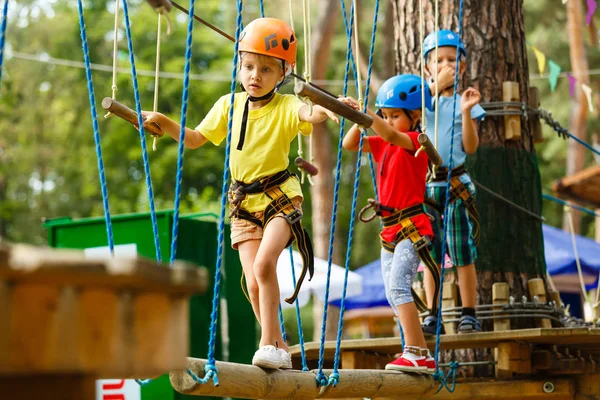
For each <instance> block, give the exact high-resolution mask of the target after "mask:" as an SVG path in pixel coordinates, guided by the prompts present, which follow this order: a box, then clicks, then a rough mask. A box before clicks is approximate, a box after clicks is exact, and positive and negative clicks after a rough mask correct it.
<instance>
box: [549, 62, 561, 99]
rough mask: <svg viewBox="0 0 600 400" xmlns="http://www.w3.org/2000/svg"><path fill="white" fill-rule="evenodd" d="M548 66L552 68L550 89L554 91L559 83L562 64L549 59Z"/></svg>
mask: <svg viewBox="0 0 600 400" xmlns="http://www.w3.org/2000/svg"><path fill="white" fill-rule="evenodd" d="M548 67H549V68H550V76H549V77H548V80H549V81H550V90H552V91H553V92H554V90H555V89H556V84H557V83H558V76H559V75H560V71H561V68H560V65H558V64H557V63H555V62H554V61H552V60H550V61H548Z"/></svg>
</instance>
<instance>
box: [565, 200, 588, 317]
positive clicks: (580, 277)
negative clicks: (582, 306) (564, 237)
mask: <svg viewBox="0 0 600 400" xmlns="http://www.w3.org/2000/svg"><path fill="white" fill-rule="evenodd" d="M564 210H565V212H566V213H567V216H568V218H567V220H568V221H569V231H570V233H571V242H572V243H573V253H574V254H575V264H577V274H578V275H579V283H580V284H581V293H582V294H583V298H584V300H585V302H586V303H588V304H589V305H590V306H591V307H593V304H592V303H591V301H590V299H589V297H588V294H587V291H586V290H585V281H584V280H583V272H582V271H581V262H580V261H579V252H578V251H577V241H576V240H575V228H574V226H573V214H572V211H571V205H570V203H568V202H567V205H566V206H565V208H564Z"/></svg>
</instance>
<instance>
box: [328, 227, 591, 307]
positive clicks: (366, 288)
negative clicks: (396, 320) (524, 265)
mask: <svg viewBox="0 0 600 400" xmlns="http://www.w3.org/2000/svg"><path fill="white" fill-rule="evenodd" d="M542 230H543V232H544V249H545V251H544V253H545V257H546V264H547V267H548V272H549V273H550V275H552V276H553V277H554V279H555V281H557V286H558V283H560V280H561V278H562V277H569V281H573V282H579V280H578V278H577V264H576V262H575V254H574V252H573V244H572V241H571V235H570V234H569V233H567V232H564V231H562V230H560V229H557V228H554V227H551V226H548V225H543V227H542ZM576 243H577V251H578V253H579V260H580V262H581V269H582V271H583V273H584V275H585V276H586V282H587V283H588V289H589V288H590V287H591V286H592V285H594V284H595V283H596V282H597V279H598V273H599V272H600V243H596V242H595V241H593V240H592V239H589V238H586V237H582V236H577V238H576ZM354 272H356V273H357V274H359V275H360V276H362V278H363V291H362V294H360V295H358V296H353V297H348V298H347V299H346V304H345V308H346V309H347V310H351V309H355V308H370V307H379V306H385V305H388V302H387V299H386V297H385V288H384V286H383V279H382V276H381V264H380V261H379V259H377V260H375V261H373V262H370V263H369V264H367V265H365V266H362V267H360V268H358V269H356V270H355V271H354ZM575 280H576V281H575ZM578 285H579V284H578V283H575V285H571V287H573V288H574V289H575V290H577V291H580V290H579V289H578V288H579V287H580V286H578ZM559 290H563V289H561V288H560V287H559ZM331 304H333V305H336V306H338V307H339V305H340V301H339V300H337V301H334V302H331Z"/></svg>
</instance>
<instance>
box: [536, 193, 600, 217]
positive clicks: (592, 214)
mask: <svg viewBox="0 0 600 400" xmlns="http://www.w3.org/2000/svg"><path fill="white" fill-rule="evenodd" d="M542 197H543V198H544V199H546V200H551V201H554V202H556V203H560V204H562V205H564V206H567V205H568V206H571V207H572V208H574V209H576V210H579V211H581V212H584V213H586V214H588V215H591V216H593V217H596V218H600V215H599V214H597V213H595V212H594V211H592V210H590V209H589V208H585V207H581V206H579V205H577V204H572V203H567V202H566V201H564V200H561V199H558V198H556V197H554V196H550V195H549V194H543V193H542Z"/></svg>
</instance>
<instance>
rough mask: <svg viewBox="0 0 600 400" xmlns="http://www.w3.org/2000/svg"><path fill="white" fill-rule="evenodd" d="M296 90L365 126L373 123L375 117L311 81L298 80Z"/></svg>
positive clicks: (301, 95)
mask: <svg viewBox="0 0 600 400" xmlns="http://www.w3.org/2000/svg"><path fill="white" fill-rule="evenodd" d="M294 92H296V94H297V95H298V96H300V97H306V98H308V99H309V100H310V101H312V102H313V103H314V104H318V105H320V106H322V107H325V108H326V109H328V110H331V111H332V112H334V113H336V114H338V115H341V116H342V117H344V118H347V119H349V120H350V121H352V122H354V123H356V124H358V125H360V126H362V127H363V128H368V127H370V126H371V125H372V124H373V118H371V117H370V116H368V115H367V114H365V113H363V112H361V111H357V110H355V109H353V108H352V107H350V106H347V105H346V104H344V103H342V102H341V101H338V99H336V98H335V97H333V96H329V95H328V94H326V93H323V92H322V91H320V90H319V89H317V88H316V87H314V86H313V85H311V84H310V83H306V82H302V81H298V82H297V83H296V86H295V87H294Z"/></svg>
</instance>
